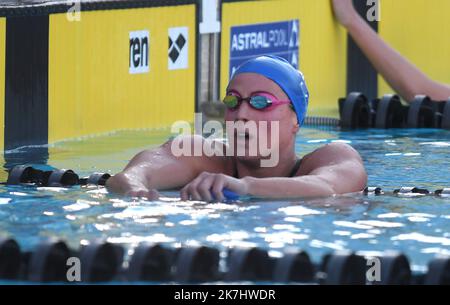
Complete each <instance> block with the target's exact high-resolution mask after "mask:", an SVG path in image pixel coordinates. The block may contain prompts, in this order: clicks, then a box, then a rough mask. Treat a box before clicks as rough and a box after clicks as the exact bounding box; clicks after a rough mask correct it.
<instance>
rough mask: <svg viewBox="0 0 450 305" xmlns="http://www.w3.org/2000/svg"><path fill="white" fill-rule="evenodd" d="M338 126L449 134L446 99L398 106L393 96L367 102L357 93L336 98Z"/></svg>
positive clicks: (419, 99)
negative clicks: (435, 129)
mask: <svg viewBox="0 0 450 305" xmlns="http://www.w3.org/2000/svg"><path fill="white" fill-rule="evenodd" d="M338 103H339V114H340V123H341V124H340V125H341V127H342V128H346V129H357V128H442V129H449V130H450V98H449V99H448V100H447V101H432V100H431V99H430V98H429V97H428V96H425V95H417V96H416V97H415V98H414V100H413V101H412V102H411V103H410V105H408V106H405V105H403V104H402V103H401V101H400V98H399V97H398V96H397V95H393V94H386V95H384V96H383V97H381V98H377V99H374V100H372V101H369V100H368V99H367V98H366V96H365V95H364V94H362V93H360V92H352V93H350V94H349V95H348V96H347V97H346V98H340V99H339V100H338Z"/></svg>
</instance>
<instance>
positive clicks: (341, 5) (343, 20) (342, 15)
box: [331, 0, 359, 28]
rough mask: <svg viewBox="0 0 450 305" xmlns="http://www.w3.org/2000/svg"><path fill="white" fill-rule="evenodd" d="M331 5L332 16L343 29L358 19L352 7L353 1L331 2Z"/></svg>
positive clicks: (340, 0) (333, 0)
mask: <svg viewBox="0 0 450 305" xmlns="http://www.w3.org/2000/svg"><path fill="white" fill-rule="evenodd" d="M331 1H332V3H333V9H334V15H335V16H336V19H337V20H338V21H339V23H340V24H342V25H343V26H344V27H346V28H348V27H349V26H350V25H351V23H352V22H353V21H354V20H355V19H357V18H359V15H358V13H357V12H356V10H355V7H354V6H353V0H331Z"/></svg>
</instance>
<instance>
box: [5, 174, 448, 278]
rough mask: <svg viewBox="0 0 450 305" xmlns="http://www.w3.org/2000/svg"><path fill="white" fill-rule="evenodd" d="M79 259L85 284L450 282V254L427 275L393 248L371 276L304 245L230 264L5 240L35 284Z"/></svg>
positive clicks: (187, 251)
mask: <svg viewBox="0 0 450 305" xmlns="http://www.w3.org/2000/svg"><path fill="white" fill-rule="evenodd" d="M109 177H110V175H109V174H104V173H94V174H92V175H90V176H89V177H85V178H81V179H80V178H79V177H78V175H77V174H75V173H74V172H73V171H72V170H59V169H56V170H54V171H42V170H38V169H35V168H33V167H31V166H22V165H19V166H16V167H14V168H13V169H11V170H10V173H9V177H8V183H7V184H13V185H14V184H32V185H38V186H72V185H77V184H78V185H87V184H93V185H104V184H105V182H106V180H107V179H108V178H109ZM364 194H366V195H376V196H378V195H383V194H384V195H386V194H388V193H385V192H383V190H382V189H381V188H378V187H367V188H366V189H365V190H364ZM431 194H434V195H437V196H448V197H450V188H446V189H442V190H437V191H435V192H434V193H432V192H430V191H428V190H426V189H421V188H417V187H403V188H400V189H397V190H394V191H393V192H392V195H397V196H406V197H414V196H426V195H431ZM73 257H75V258H78V259H79V260H80V263H81V281H82V282H110V281H126V282H137V281H138V282H141V281H142V282H179V283H201V282H216V281H224V282H241V281H252V282H276V283H283V282H284V283H288V282H290V283H310V284H332V285H334V284H360V285H364V284H371V285H372V284H382V285H388V284H450V257H438V258H436V259H434V260H432V261H431V262H430V263H429V265H428V272H427V273H426V274H412V272H411V269H410V265H409V261H408V259H407V257H406V256H405V255H404V254H401V253H397V252H387V253H385V254H384V255H382V256H380V257H379V260H380V262H381V271H380V275H381V278H380V279H379V281H374V282H369V281H368V280H367V276H366V275H367V274H366V272H367V269H368V267H367V257H364V256H362V255H358V254H357V253H354V252H336V253H332V254H328V255H325V256H324V257H323V258H322V261H321V263H320V264H319V265H315V264H313V263H312V262H311V260H310V258H309V255H308V254H307V253H306V252H304V251H301V250H290V251H287V252H285V253H284V254H283V256H282V257H280V258H273V257H270V256H269V254H268V252H267V251H266V250H264V249H261V248H256V247H255V248H236V249H229V250H228V252H227V253H226V260H225V265H226V270H221V269H220V268H219V266H220V261H221V255H220V251H219V250H217V249H215V248H211V247H207V246H198V247H182V248H177V249H169V248H166V247H164V246H163V245H160V244H150V243H142V244H140V245H138V247H137V248H135V249H134V254H133V255H132V256H131V258H129V260H128V261H127V262H125V264H124V249H123V248H122V247H121V246H118V245H115V244H111V243H108V242H102V241H94V242H91V243H90V244H88V245H86V246H81V247H80V249H78V250H73V249H70V248H69V247H68V246H67V245H66V243H64V242H63V241H60V240H53V239H49V240H46V241H44V242H42V243H40V244H39V245H38V246H37V247H36V248H35V250H34V251H28V252H21V250H20V247H19V245H18V244H17V242H16V241H14V240H13V239H5V238H0V279H5V280H19V281H32V282H68V281H69V280H68V277H67V271H68V260H69V259H70V258H73Z"/></svg>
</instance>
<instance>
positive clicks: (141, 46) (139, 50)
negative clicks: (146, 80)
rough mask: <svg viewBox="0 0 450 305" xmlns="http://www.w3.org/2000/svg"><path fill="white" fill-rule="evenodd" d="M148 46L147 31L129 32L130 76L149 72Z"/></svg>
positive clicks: (148, 37)
mask: <svg viewBox="0 0 450 305" xmlns="http://www.w3.org/2000/svg"><path fill="white" fill-rule="evenodd" d="M149 45H150V36H149V33H148V31H135V32H130V47H129V50H130V58H129V72H130V74H138V73H147V72H148V71H149Z"/></svg>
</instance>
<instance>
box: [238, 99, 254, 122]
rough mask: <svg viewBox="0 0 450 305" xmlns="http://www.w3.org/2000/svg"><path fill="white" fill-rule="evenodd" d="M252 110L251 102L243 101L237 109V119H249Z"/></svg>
mask: <svg viewBox="0 0 450 305" xmlns="http://www.w3.org/2000/svg"><path fill="white" fill-rule="evenodd" d="M251 111H253V109H252V107H250V105H249V103H248V102H247V101H243V102H242V103H241V104H240V105H239V107H238V109H237V110H236V111H235V112H236V117H235V119H236V120H237V121H248V120H249V119H250V116H251Z"/></svg>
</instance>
